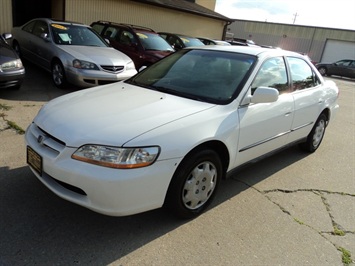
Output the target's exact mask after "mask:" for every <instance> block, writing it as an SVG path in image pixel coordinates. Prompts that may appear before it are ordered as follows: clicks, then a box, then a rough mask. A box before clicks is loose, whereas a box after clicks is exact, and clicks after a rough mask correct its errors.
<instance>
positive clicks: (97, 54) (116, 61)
mask: <svg viewBox="0 0 355 266" xmlns="http://www.w3.org/2000/svg"><path fill="white" fill-rule="evenodd" d="M59 47H60V49H62V50H63V51H65V52H66V53H68V54H70V55H72V56H73V57H74V58H77V59H80V60H87V61H90V62H94V63H96V64H99V65H122V64H127V63H128V62H130V61H132V60H131V58H129V57H128V56H127V55H125V54H124V53H121V52H119V51H117V50H116V49H114V48H112V47H96V46H79V45H60V46H59Z"/></svg>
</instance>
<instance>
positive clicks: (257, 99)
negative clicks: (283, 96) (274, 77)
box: [251, 87, 279, 103]
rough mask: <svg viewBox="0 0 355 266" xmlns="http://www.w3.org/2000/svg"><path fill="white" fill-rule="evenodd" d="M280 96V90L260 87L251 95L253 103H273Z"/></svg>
mask: <svg viewBox="0 0 355 266" xmlns="http://www.w3.org/2000/svg"><path fill="white" fill-rule="evenodd" d="M278 98H279V91H278V90H277V89H274V88H269V87H258V88H256V90H255V92H254V94H253V96H252V97H251V103H272V102H276V101H277V99H278Z"/></svg>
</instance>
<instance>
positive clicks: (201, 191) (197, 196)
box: [182, 162, 217, 210]
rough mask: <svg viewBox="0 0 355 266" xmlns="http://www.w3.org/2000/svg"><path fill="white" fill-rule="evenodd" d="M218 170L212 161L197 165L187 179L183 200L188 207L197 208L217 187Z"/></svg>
mask: <svg viewBox="0 0 355 266" xmlns="http://www.w3.org/2000/svg"><path fill="white" fill-rule="evenodd" d="M216 180H217V170H216V167H215V166H214V164H212V163H211V162H203V163H200V164H199V165H198V166H196V167H195V168H194V169H193V170H192V171H191V173H190V174H189V176H188V178H187V179H186V182H185V185H184V188H183V190H182V200H183V203H184V205H185V207H186V208H188V209H190V210H194V209H197V208H199V207H201V206H202V205H204V204H205V203H206V202H207V200H208V199H209V198H210V196H211V195H212V192H213V191H214V189H215V188H216Z"/></svg>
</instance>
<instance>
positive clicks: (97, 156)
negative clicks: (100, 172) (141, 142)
mask: <svg viewBox="0 0 355 266" xmlns="http://www.w3.org/2000/svg"><path fill="white" fill-rule="evenodd" d="M159 151H160V148H159V147H157V146H153V147H139V148H117V147H110V146H100V145H84V146H81V147H80V148H79V149H77V150H76V152H74V153H73V155H72V158H73V159H76V160H79V161H83V162H87V163H91V164H97V165H101V166H105V167H111V168H121V169H131V168H139V167H144V166H148V165H151V164H152V163H154V162H155V160H156V159H157V157H158V155H159Z"/></svg>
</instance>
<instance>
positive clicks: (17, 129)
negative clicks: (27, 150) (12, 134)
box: [7, 121, 25, 135]
mask: <svg viewBox="0 0 355 266" xmlns="http://www.w3.org/2000/svg"><path fill="white" fill-rule="evenodd" d="M7 124H8V126H9V127H10V128H12V129H14V130H15V131H16V132H17V133H18V134H20V135H23V134H25V131H24V130H23V129H22V128H21V127H20V126H18V125H17V124H16V123H15V122H12V121H7Z"/></svg>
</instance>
